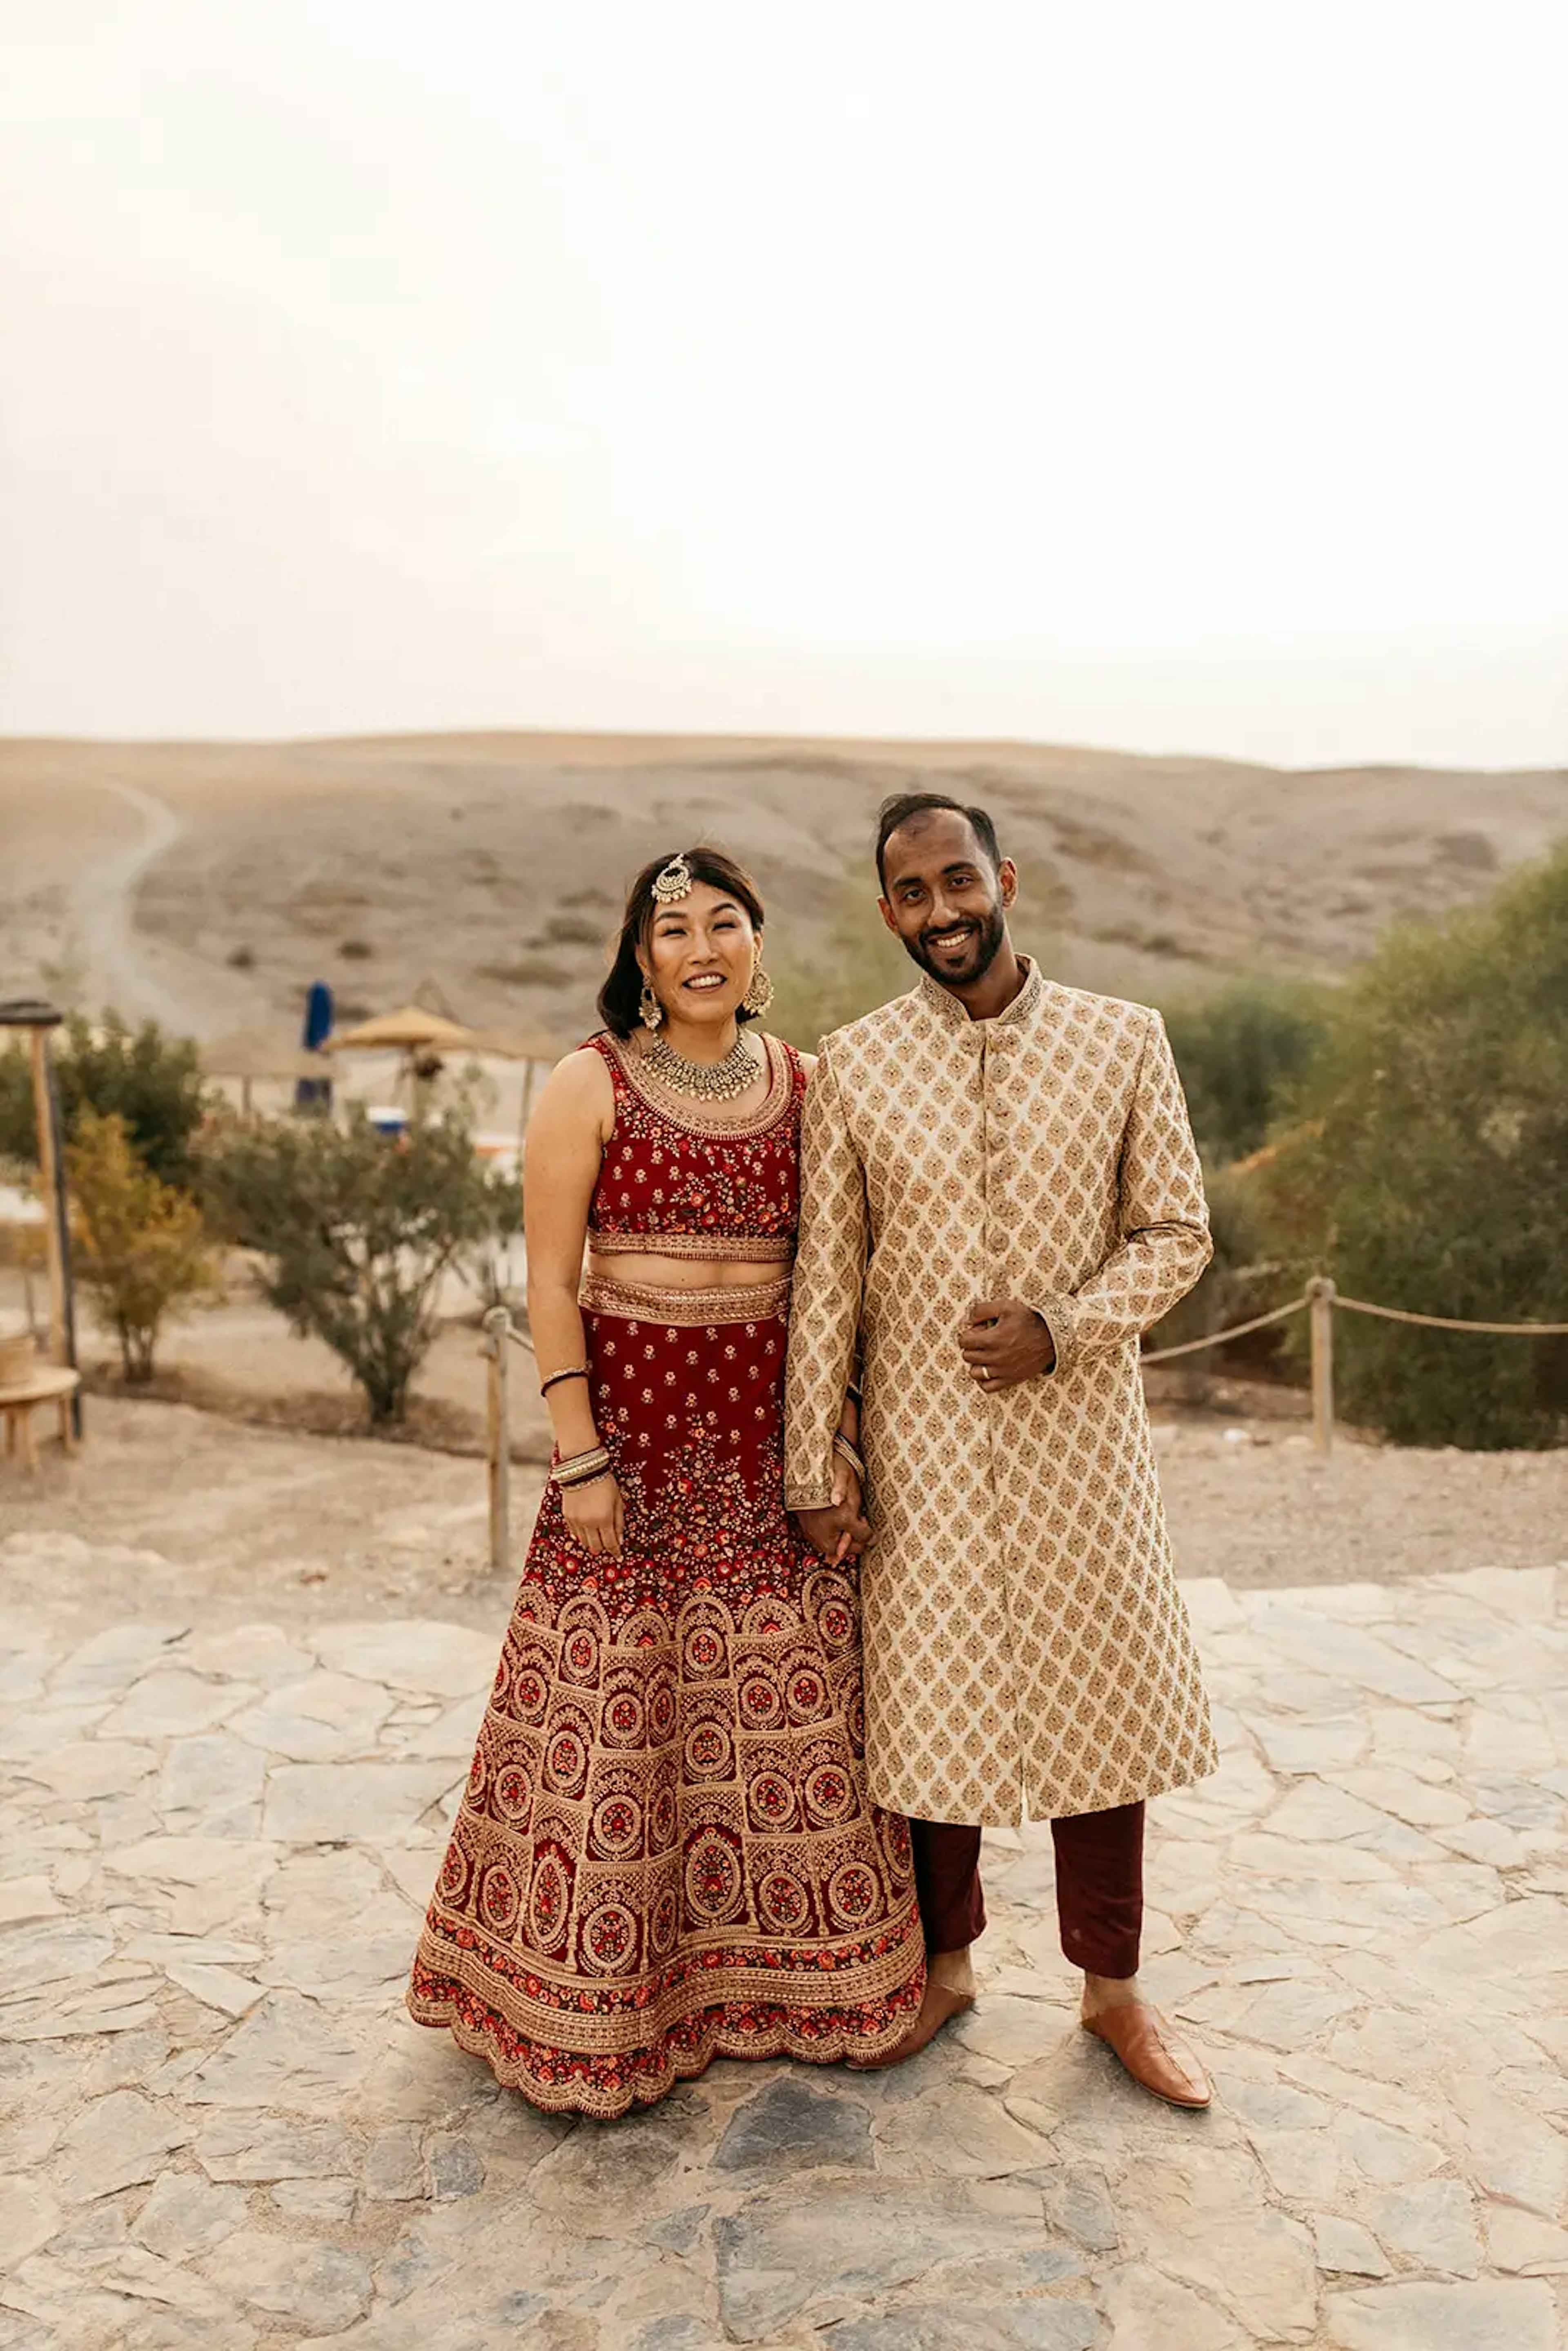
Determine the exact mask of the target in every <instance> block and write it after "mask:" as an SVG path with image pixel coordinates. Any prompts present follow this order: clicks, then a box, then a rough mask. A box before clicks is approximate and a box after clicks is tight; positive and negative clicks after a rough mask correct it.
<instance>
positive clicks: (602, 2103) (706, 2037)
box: [403, 1969, 925, 2122]
mask: <svg viewBox="0 0 1568 2351" xmlns="http://www.w3.org/2000/svg"><path fill="white" fill-rule="evenodd" d="M916 1980H917V1981H918V1983H919V1984H920V1985H921V1987H922V1988H923V1987H924V1982H925V1970H924V1969H922V1970H921V1972H920V1976H919V1977H918V1979H916ZM473 1997H474V1995H473V1994H472V1993H470V1994H469V1998H470V1999H472V1998H473ZM896 1998H897V1995H894V2000H895V1999H896ZM478 2004H479V2005H480V2006H482V2007H484V2008H485V2011H486V2014H487V2015H490V2016H494V2017H496V2018H497V2022H505V2019H504V2018H501V2017H500V2015H499V2011H497V2010H495V2009H493V2008H491V2007H489V2005H488V2003H487V2002H480V2003H478ZM893 2004H894V2002H893V2001H891V2000H890V2002H889V2005H890V2006H892V2005H893ZM403 2005H404V2006H405V2007H406V2009H407V2010H408V2012H409V2014H410V2016H411V2017H412V2018H413V2021H414V2022H415V2023H416V2024H419V2025H423V2026H424V2027H425V2029H426V2030H427V2031H430V2032H450V2033H451V2035H452V2038H453V2040H454V2041H455V2043H456V2044H457V2046H458V2048H459V2049H461V2050H462V2051H463V2053H464V2054H465V2056H468V2057H482V2058H483V2059H484V2061H485V2063H486V2064H487V2065H488V2066H489V2068H490V2071H491V2073H492V2074H494V2075H495V2077H496V2079H497V2082H499V2084H500V2085H501V2087H502V2088H503V2089H504V2090H515V2091H516V2092H517V2095H518V2096H519V2097H521V2098H525V2099H526V2100H527V2101H528V2105H531V2106H536V2107H537V2108H538V2110H539V2112H540V2113H541V2114H547V2115H567V2114H570V2115H586V2116H589V2117H590V2118H591V2120H592V2121H595V2122H618V2121H620V2119H621V2117H622V2116H623V2115H626V2114H629V2113H630V2112H631V2110H632V2107H633V2106H653V2105H658V2103H659V2101H660V2099H661V2098H666V2097H668V2096H669V2095H670V2092H671V2091H672V2090H673V2089H674V2088H676V2087H677V2085H679V2084H680V2083H682V2082H695V2081H696V2080H697V2079H698V2078H699V2077H700V2076H701V2075H702V2074H706V2072H707V2069H708V2067H709V2066H710V2065H711V2064H713V2062H714V2060H715V2058H716V2057H733V2058H738V2059H740V2060H741V2061H743V2062H755V2063H758V2064H760V2063H763V2062H765V2061H766V2060H768V2058H772V2057H789V2058H790V2059H792V2060H793V2061H795V2062H796V2063H797V2064H805V2065H841V2064H843V2063H844V2060H845V2059H846V2058H847V2057H850V2056H855V2057H876V2056H882V2055H884V2054H885V2053H886V2052H887V2051H888V2050H889V2049H892V2048H894V2047H896V2045H897V2044H898V2043H899V2042H900V2041H902V2040H903V2038H904V2034H905V2033H906V2032H908V2030H909V2024H910V2017H911V2015H913V2014H915V2013H918V2010H919V2001H918V1999H916V2000H915V2002H914V2005H913V2008H912V2009H911V2010H910V2011H909V2012H908V2013H905V2012H904V2010H903V2008H902V2007H901V2008H900V2009H899V2010H898V2011H897V2012H896V2013H894V2016H893V2017H892V2018H891V2020H890V2022H888V2024H887V2026H886V2028H885V2029H884V2030H883V2031H882V2032H875V2033H866V2034H864V2035H861V2034H850V2033H843V2032H841V2033H836V2034H834V2035H833V2036H832V2038H831V2040H827V2041H812V2042H805V2041H802V2040H801V2039H800V2037H799V2036H798V2035H792V2034H791V2033H790V2032H789V2031H788V2030H787V2029H780V2030H779V2032H776V2033H769V2034H768V2035H765V2036H763V2037H761V2038H760V2039H759V2037H758V2035H757V2034H756V2033H748V2034H746V2035H744V2036H741V2035H739V2034H737V2033H736V2032H734V2031H733V2029H731V2030H729V2031H727V2030H726V2028H725V2026H724V2024H723V2022H716V2023H715V2024H714V2025H713V2027H712V2028H711V2030H708V2031H705V2032H704V2034H703V2037H702V2041H701V2044H700V2046H699V2047H698V2048H696V2049H695V2050H693V2051H691V2052H690V2053H688V2054H687V2055H686V2056H685V2057H684V2058H683V2057H675V2056H674V2055H672V2056H671V2057H670V2060H669V2063H668V2065H667V2066H662V2067H661V2068H660V2070H659V2071H658V2073H657V2074H653V2075H651V2076H644V2077H642V2078H640V2079H638V2080H637V2081H635V2082H631V2083H628V2085H626V2095H625V2096H624V2097H623V2098H622V2099H621V2100H620V2101H619V2102H618V2103H616V2102H613V2101H612V2100H610V2099H607V2098H596V2097H595V2096H594V2095H592V2092H591V2090H589V2091H587V2094H586V2095H585V2088H586V2085H583V2084H581V2083H576V2084H570V2085H568V2084H564V2083H563V2084H561V2085H559V2090H558V2089H557V2088H556V2087H555V2086H554V2085H550V2084H547V2083H539V2082H537V2081H535V2080H533V2079H531V2078H530V2077H529V2076H528V2074H527V2073H526V2071H525V2069H524V2068H523V2067H522V2066H521V2065H517V2064H511V2063H509V2062H508V2061H507V2058H505V2057H504V2056H503V2055H502V2054H501V2053H500V2051H499V2050H498V2049H497V2047H496V2045H495V2043H494V2042H493V2040H492V2038H491V2036H490V2035H489V2034H488V2033H487V2032H485V2031H484V2030H483V2029H481V2028H478V2027H476V2026H474V2025H470V2024H468V2023H466V2022H465V2021H464V2019H463V2018H462V2016H461V2015H460V2014H459V2013H458V2012H457V2010H456V2007H455V2003H454V2002H453V2001H449V2000H432V2001H422V2000H418V1999H416V1997H415V1995H414V1993H413V1990H412V1988H411V1989H410V1990H409V1991H406V1992H405V1993H404V1995H403ZM728 2008H729V2003H728V2002H724V2003H722V2004H721V2005H720V2006H718V2007H717V2008H716V2009H713V2010H708V2011H704V2013H705V2014H706V2015H710V2016H714V2017H716V2018H718V2019H721V2020H722V2018H723V2017H724V2016H725V2015H726V2014H727V2011H728ZM508 2029H509V2028H508Z"/></svg>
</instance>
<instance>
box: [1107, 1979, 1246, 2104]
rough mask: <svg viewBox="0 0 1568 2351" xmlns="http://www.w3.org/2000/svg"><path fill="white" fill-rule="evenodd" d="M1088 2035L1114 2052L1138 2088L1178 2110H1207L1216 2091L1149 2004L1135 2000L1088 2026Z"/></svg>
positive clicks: (1183, 2045)
mask: <svg viewBox="0 0 1568 2351" xmlns="http://www.w3.org/2000/svg"><path fill="white" fill-rule="evenodd" d="M1082 2023H1083V2030H1084V2032H1092V2034H1093V2035H1094V2038H1095V2039H1096V2041H1103V2042H1104V2043H1105V2045H1106V2047H1107V2048H1109V2049H1113V2050H1114V2051H1115V2053H1116V2054H1117V2056H1118V2057H1119V2058H1120V2059H1121V2061H1122V2063H1123V2064H1124V2066H1125V2067H1126V2069H1127V2071H1128V2073H1129V2074H1131V2075H1132V2077H1133V2079H1134V2082H1136V2083H1138V2084H1139V2085H1141V2087H1142V2088H1144V2089H1145V2090H1152V2091H1153V2092H1154V2094H1155V2097H1156V2098H1164V2099H1166V2101H1167V2102H1168V2103H1169V2104H1170V2105H1173V2106H1190V2107H1191V2108H1193V2109H1194V2110H1195V2111H1197V2110H1198V2109H1201V2108H1202V2107H1204V2106H1207V2105H1208V2103H1209V2101H1210V2100H1211V2099H1212V2097H1213V2096H1214V2085H1213V2084H1212V2083H1211V2082H1210V2080H1209V2078H1208V2075H1207V2074H1206V2073H1205V2072H1204V2070H1203V2067H1202V2066H1201V2065H1200V2064H1199V2063H1198V2061H1197V2058H1196V2057H1195V2056H1194V2054H1193V2053H1192V2051H1191V2050H1190V2049H1189V2048H1188V2047H1187V2046H1186V2043H1185V2042H1183V2041H1181V2040H1178V2038H1177V2037H1176V2034H1175V2033H1174V2032H1172V2031H1171V2028H1170V2026H1169V2025H1168V2024H1167V2023H1166V2020H1165V2018H1164V2017H1163V2016H1162V2015H1161V2014H1160V2011H1159V2010H1158V2009H1157V2008H1151V2007H1150V2005H1149V2003H1148V2001H1144V2000H1129V2001H1124V2003H1123V2004H1122V2005H1121V2006H1120V2007H1118V2008H1105V2009H1102V2010H1101V2011H1100V2013H1099V2015H1098V2016H1086V2017H1084V2018H1083V2020H1082Z"/></svg>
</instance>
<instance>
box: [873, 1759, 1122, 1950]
mask: <svg viewBox="0 0 1568 2351" xmlns="http://www.w3.org/2000/svg"><path fill="white" fill-rule="evenodd" d="M909 1834H910V1838H911V1841H912V1842H913V1844H914V1847H915V1891H916V1893H917V1894H918V1895H919V1897H920V1917H921V1923H922V1924H923V1926H924V1927H925V1948H926V1949H927V1950H928V1951H931V1952H933V1953H935V1952H937V1951H961V1950H963V1949H965V1948H966V1947H967V1945H968V1944H970V1943H972V1942H974V1941H975V1940H976V1938H977V1937H978V1936H979V1935H980V1934H981V1933H982V1932H983V1930H984V1928H985V1924H986V1905H985V1899H984V1896H982V1894H981V1892H980V1832H979V1830H978V1829H969V1828H962V1827H959V1826H958V1825H956V1823H951V1822H947V1821H911V1822H910V1823H909ZM1051 1839H1052V1842H1053V1843H1054V1844H1055V1846H1056V1915H1057V1918H1058V1921H1059V1923H1060V1925H1061V1948H1062V1950H1063V1952H1064V1953H1065V1954H1066V1956H1067V1958H1068V1959H1071V1962H1072V1964H1073V1966H1074V1967H1075V1968H1082V1969H1083V1970H1085V1972H1086V1973H1087V1974H1089V1975H1092V1976H1113V1977H1114V1978H1116V1979H1117V1980H1124V1979H1125V1978H1126V1977H1128V1976H1135V1975H1136V1974H1137V1972H1138V1943H1139V1938H1140V1936H1141V1934H1142V1931H1143V1924H1144V1807H1143V1805H1142V1804H1141V1803H1137V1804H1114V1805H1113V1806H1112V1808H1111V1809H1110V1811H1108V1812H1103V1813H1072V1814H1071V1815H1070V1816H1069V1818H1068V1819H1066V1820H1062V1821H1052V1823H1051Z"/></svg>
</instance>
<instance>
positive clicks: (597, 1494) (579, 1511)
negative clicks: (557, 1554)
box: [560, 1469, 626, 1559]
mask: <svg viewBox="0 0 1568 2351" xmlns="http://www.w3.org/2000/svg"><path fill="white" fill-rule="evenodd" d="M560 1507H561V1514H562V1516H563V1517H564V1519H565V1520H566V1527H567V1532H568V1533H569V1534H570V1537H571V1539H572V1541H573V1542H576V1543H580V1544H581V1546H582V1548H583V1550H584V1551H586V1552H594V1553H595V1554H602V1555H603V1557H605V1558H606V1559H619V1558H620V1556H621V1541H622V1534H623V1532H624V1531H625V1523H626V1520H625V1512H624V1510H623V1508H622V1500H621V1489H620V1487H619V1486H618V1485H617V1484H616V1482H615V1479H613V1478H612V1476H611V1474H610V1472H609V1470H608V1469H607V1470H606V1471H605V1473H604V1475H603V1477H602V1478H592V1479H589V1480H588V1482H587V1484H586V1485H582V1486H563V1487H562V1488H561V1492H560Z"/></svg>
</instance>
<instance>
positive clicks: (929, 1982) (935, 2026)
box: [844, 1976, 975, 2074]
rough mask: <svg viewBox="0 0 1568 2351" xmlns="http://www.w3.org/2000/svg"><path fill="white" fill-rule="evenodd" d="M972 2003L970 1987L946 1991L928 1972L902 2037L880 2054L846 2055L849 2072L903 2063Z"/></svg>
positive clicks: (870, 2071)
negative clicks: (917, 2010) (915, 2010)
mask: <svg viewBox="0 0 1568 2351" xmlns="http://www.w3.org/2000/svg"><path fill="white" fill-rule="evenodd" d="M974 2005H975V1995H974V1993H973V1992H972V1991H949V1990H948V1989H947V1986H946V1984H940V1983H938V1982H937V1981H936V1977H935V1976H927V1978H926V1979H925V1997H924V1998H923V2000H922V2001H921V2003H920V2013H919V2015H918V2016H917V2017H916V2018H915V2022H914V2023H913V2024H912V2025H911V2026H910V2028H909V2030H908V2032H906V2033H905V2034H904V2038H903V2040H902V2041H895V2042H894V2044H893V2047H892V2048H891V2049H889V2050H886V2051H884V2052H883V2055H882V2056H880V2057H849V2058H846V2059H845V2061H844V2062H845V2064H847V2065H848V2067H849V2069H850V2071H851V2073H852V2074H880V2073H882V2072H883V2069H884V2068H885V2067H886V2066H889V2065H903V2064H906V2063H907V2062H908V2060H909V2059H910V2058H911V2057H918V2056H919V2054H920V2053H921V2051H922V2050H923V2049H928V2048H929V2047H930V2045H931V2043H932V2042H934V2041H935V2040H936V2035H937V2034H938V2033H939V2032H941V2030H942V2028H943V2026H944V2025H946V2024H951V2023H952V2022H953V2019H954V2018H955V2017H956V2016H962V2015H963V2013H964V2011H965V2010H966V2009H969V2008H973V2007H974Z"/></svg>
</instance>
